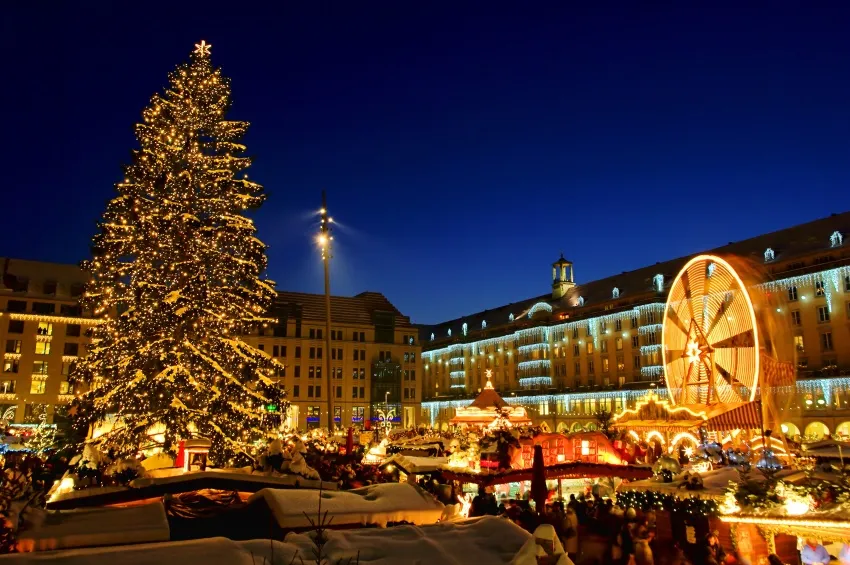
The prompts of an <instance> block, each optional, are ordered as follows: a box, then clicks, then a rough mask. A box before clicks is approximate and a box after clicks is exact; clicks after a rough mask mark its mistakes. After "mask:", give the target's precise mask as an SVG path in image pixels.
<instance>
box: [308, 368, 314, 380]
mask: <svg viewBox="0 0 850 565" xmlns="http://www.w3.org/2000/svg"><path fill="white" fill-rule="evenodd" d="M307 378H308V379H314V378H316V368H315V367H313V366H312V365H310V366H309V367H308V368H307Z"/></svg>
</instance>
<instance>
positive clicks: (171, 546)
mask: <svg viewBox="0 0 850 565" xmlns="http://www.w3.org/2000/svg"><path fill="white" fill-rule="evenodd" d="M328 535H329V540H328V543H327V544H326V545H325V547H324V552H325V555H326V559H325V560H323V561H322V563H323V564H326V565H334V564H336V563H339V562H342V563H346V562H347V561H348V559H349V558H354V559H356V558H357V556H358V553H359V557H360V564H361V565H400V564H405V565H408V564H409V565H419V564H421V565H467V564H471V563H475V564H478V563H482V564H483V563H486V564H487V565H507V564H508V563H510V562H511V560H512V559H513V557H514V555H515V554H516V552H517V551H519V549H520V547H522V545H523V544H524V543H525V541H526V540H527V539H528V538H529V537H530V536H529V534H528V533H526V532H525V531H523V530H522V529H521V528H519V527H518V526H516V525H514V524H513V523H511V522H510V521H508V520H503V519H501V518H495V517H492V516H490V517H485V518H474V519H471V520H467V521H464V522H457V523H449V524H435V525H431V526H399V527H396V528H390V529H366V530H339V531H330V532H328ZM314 548H315V545H314V544H313V543H312V542H311V540H310V538H309V537H308V536H307V535H305V534H289V535H288V536H286V540H285V541H283V542H279V541H274V542H273V541H269V540H252V541H244V542H235V541H231V540H228V539H224V538H209V539H203V540H194V541H188V542H168V543H159V544H143V545H134V546H122V547H104V548H94V549H84V550H67V551H53V552H49V553H39V554H28V555H7V556H2V557H0V563H2V564H6V563H9V564H18V563H20V564H29V563H43V564H45V565H114V564H115V563H120V564H121V565H147V564H151V563H154V564H156V565H187V564H190V563H203V564H204V565H256V564H259V563H267V564H268V565H290V564H291V563H292V562H293V558H294V557H295V554H296V552H298V554H299V556H300V557H301V559H303V561H304V563H311V562H314V559H315V558H314V556H313V549H314ZM264 560H265V561H264ZM295 562H296V563H300V561H298V560H297V559H296V560H295ZM352 562H353V561H352Z"/></svg>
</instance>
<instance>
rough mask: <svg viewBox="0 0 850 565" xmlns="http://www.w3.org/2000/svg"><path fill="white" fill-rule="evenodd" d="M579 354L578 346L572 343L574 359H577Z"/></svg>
mask: <svg viewBox="0 0 850 565" xmlns="http://www.w3.org/2000/svg"><path fill="white" fill-rule="evenodd" d="M579 354H580V351H579V346H578V344H577V343H574V344H573V355H575V356H576V357H578V356H579Z"/></svg>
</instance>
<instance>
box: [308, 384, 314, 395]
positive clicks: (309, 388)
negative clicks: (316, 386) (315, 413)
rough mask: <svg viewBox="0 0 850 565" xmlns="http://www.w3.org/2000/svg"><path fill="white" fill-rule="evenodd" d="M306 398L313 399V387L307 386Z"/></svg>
mask: <svg viewBox="0 0 850 565" xmlns="http://www.w3.org/2000/svg"><path fill="white" fill-rule="evenodd" d="M307 398H313V385H308V386H307Z"/></svg>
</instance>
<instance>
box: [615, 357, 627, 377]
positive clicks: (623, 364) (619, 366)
mask: <svg viewBox="0 0 850 565" xmlns="http://www.w3.org/2000/svg"><path fill="white" fill-rule="evenodd" d="M625 370H626V362H625V361H624V360H623V356H622V355H618V356H617V372H618V373H622V372H623V371H625Z"/></svg>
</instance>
